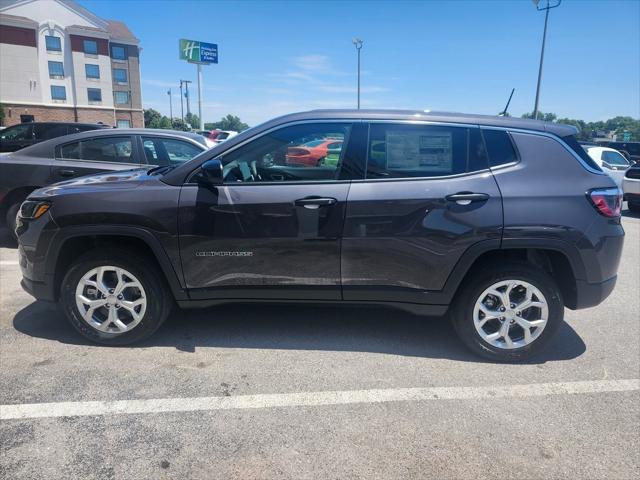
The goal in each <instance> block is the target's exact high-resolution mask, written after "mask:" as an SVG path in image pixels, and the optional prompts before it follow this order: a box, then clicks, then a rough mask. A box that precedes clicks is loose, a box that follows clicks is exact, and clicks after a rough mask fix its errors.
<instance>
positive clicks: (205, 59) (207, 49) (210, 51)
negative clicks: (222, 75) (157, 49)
mask: <svg viewBox="0 0 640 480" xmlns="http://www.w3.org/2000/svg"><path fill="white" fill-rule="evenodd" d="M180 60H186V61H187V62H191V63H204V64H209V63H218V45H216V44H215V43H205V42H198V41H196V40H186V39H184V38H181V39H180Z"/></svg>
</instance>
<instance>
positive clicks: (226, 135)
mask: <svg viewBox="0 0 640 480" xmlns="http://www.w3.org/2000/svg"><path fill="white" fill-rule="evenodd" d="M236 135H238V132H235V131H233V130H218V131H217V132H216V133H215V137H214V138H212V140H213V141H214V142H215V144H216V145H217V144H218V143H222V142H224V141H225V140H229V139H230V138H233V137H235V136H236ZM209 138H211V137H209Z"/></svg>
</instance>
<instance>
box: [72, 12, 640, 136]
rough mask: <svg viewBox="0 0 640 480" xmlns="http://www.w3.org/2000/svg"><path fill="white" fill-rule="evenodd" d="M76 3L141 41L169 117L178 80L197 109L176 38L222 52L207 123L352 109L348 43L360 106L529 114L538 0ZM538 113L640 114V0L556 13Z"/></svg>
mask: <svg viewBox="0 0 640 480" xmlns="http://www.w3.org/2000/svg"><path fill="white" fill-rule="evenodd" d="M544 1H545V0H542V3H544ZM551 1H552V3H553V2H554V1H555V0H551ZM78 3H80V4H81V5H83V6H84V7H86V8H87V9H89V10H90V11H92V12H93V13H95V14H97V15H98V16H100V17H103V18H107V19H116V20H121V21H124V22H125V23H126V24H127V25H128V26H129V28H130V30H131V31H132V32H133V33H134V34H135V35H136V37H138V38H139V39H140V46H141V47H142V52H141V76H142V96H143V104H144V107H145V108H154V109H156V110H158V111H160V112H161V113H162V114H165V115H169V95H168V94H167V90H168V89H169V88H170V87H171V89H172V102H173V114H174V116H179V115H180V94H179V89H178V86H179V80H180V79H185V80H192V81H193V83H192V84H191V88H192V91H191V92H190V93H191V100H192V102H191V103H192V105H191V111H192V112H194V113H197V111H198V109H197V87H196V81H197V73H196V66H195V65H192V64H189V63H187V62H185V61H181V60H179V58H178V40H179V39H180V38H187V39H192V40H200V41H205V42H210V43H216V44H218V51H219V63H218V64H217V65H208V66H204V67H203V91H202V97H203V98H202V104H203V117H204V120H205V121H207V122H209V121H216V120H219V119H220V118H221V117H223V116H224V115H226V114H228V113H231V114H234V115H238V116H240V118H241V119H242V120H243V121H245V122H247V123H249V124H250V125H255V124H257V123H260V122H263V121H266V120H268V119H270V118H273V117H275V116H278V115H282V114H286V113H290V112H295V111H302V110H308V109H315V108H355V106H356V78H357V77H356V72H357V56H356V50H355V47H354V45H353V44H352V39H353V38H354V37H359V38H361V39H362V40H363V41H364V44H363V47H362V50H361V54H362V67H361V68H362V78H361V82H362V83H361V85H362V86H361V99H362V100H361V104H362V108H403V109H404V108H408V109H416V110H432V111H434V110H437V111H454V112H465V113H482V114H497V113H498V112H500V111H501V110H502V109H503V108H504V106H505V103H506V101H507V98H508V96H509V93H510V92H511V89H512V88H515V93H514V96H513V100H512V102H511V106H510V107H509V113H510V114H512V115H514V116H520V115H521V114H523V113H525V112H530V111H532V110H533V104H534V99H535V89H536V80H537V74H538V62H539V59H540V47H541V41H542V32H543V27H544V12H538V11H536V9H535V7H534V5H533V3H532V2H531V0H502V1H498V0H477V1H467V0H450V1H441V0H424V1H323V2H321V1H312V0H307V1H288V2H284V1H269V0H264V1H237V2H228V1H213V0H199V1H184V0H182V1H178V0H80V1H79V2H78ZM185 108H186V107H185ZM540 110H541V111H543V112H554V113H556V114H557V115H558V116H559V117H568V118H577V119H582V120H586V121H596V120H606V119H607V118H611V117H614V116H617V115H629V116H633V117H635V118H640V0H564V1H563V2H562V4H561V5H560V6H559V7H558V8H555V9H552V10H551V11H550V15H549V26H548V33H547V45H546V51H545V59H544V70H543V77H542V88H541V95H540Z"/></svg>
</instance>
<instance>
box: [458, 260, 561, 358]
mask: <svg viewBox="0 0 640 480" xmlns="http://www.w3.org/2000/svg"><path fill="white" fill-rule="evenodd" d="M452 313H453V318H452V319H453V324H454V326H455V328H456V331H457V332H458V335H459V336H460V338H461V339H462V341H463V342H464V343H465V344H466V345H467V346H468V347H469V348H470V349H471V350H473V351H474V352H475V353H477V354H479V355H482V356H483V357H485V358H489V359H491V360H494V361H520V360H525V359H527V358H529V357H531V356H533V355H536V354H537V353H539V352H540V351H542V350H543V349H544V347H545V346H546V345H547V343H548V342H549V340H550V339H551V338H552V336H553V334H554V333H555V331H556V330H557V329H558V327H559V326H560V324H561V323H562V320H563V316H564V305H563V301H562V296H561V293H560V290H559V289H558V287H557V285H556V284H555V282H554V281H553V278H551V277H550V276H549V274H547V273H546V272H544V271H543V270H540V269H538V268H535V267H533V266H531V265H529V264H525V263H513V264H511V265H506V266H489V267H487V268H483V269H482V270H481V271H480V272H477V273H475V274H473V275H472V276H471V277H470V278H469V279H467V280H466V281H465V284H464V285H463V287H462V289H461V291H460V292H459V294H458V295H457V296H456V300H455V305H454V308H453V312H452Z"/></svg>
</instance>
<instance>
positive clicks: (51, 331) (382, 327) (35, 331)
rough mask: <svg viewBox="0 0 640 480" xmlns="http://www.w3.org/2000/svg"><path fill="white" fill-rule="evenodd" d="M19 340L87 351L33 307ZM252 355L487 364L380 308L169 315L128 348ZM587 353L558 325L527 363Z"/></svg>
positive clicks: (451, 335)
mask: <svg viewBox="0 0 640 480" xmlns="http://www.w3.org/2000/svg"><path fill="white" fill-rule="evenodd" d="M13 325H14V327H15V328H16V330H18V331H19V332H22V333H24V334H26V335H29V336H32V337H38V338H44V339H48V340H55V341H58V342H61V343H67V344H74V345H93V344H91V343H90V342H88V341H86V340H85V339H84V338H83V337H81V336H80V334H79V333H77V332H76V331H75V330H74V329H73V327H72V326H71V325H70V324H69V323H68V322H67V321H66V319H65V318H64V317H63V314H62V313H61V312H59V311H58V310H57V309H56V308H55V307H54V306H52V305H50V304H47V303H45V302H34V303H32V304H31V305H29V306H27V307H25V308H24V309H22V310H21V311H19V312H18V313H17V314H16V316H15V317H14V320H13ZM151 346H165V347H174V348H176V349H178V350H181V351H184V352H195V349H196V348H201V347H219V348H256V349H270V348H271V349H292V350H327V351H353V352H372V353H387V354H393V355H403V356H416V357H426V358H445V359H451V360H459V361H467V362H486V361H485V360H483V359H481V358H479V357H477V356H475V355H474V354H472V353H470V352H468V351H467V350H466V348H465V347H464V345H463V344H462V343H461V342H460V341H459V340H458V338H457V336H456V333H455V331H454V329H453V327H452V326H451V323H450V322H449V321H448V319H447V318H426V317H419V316H415V315H411V314H408V313H405V312H403V311H399V310H395V309H388V308H384V307H375V308H372V307H353V306H349V307H338V306H326V305H320V306H316V305H313V306H310V305H286V306H282V305H273V304H267V305H265V304H262V305H258V304H233V305H223V306H219V307H215V308H210V309H205V310H179V309H176V310H175V311H174V312H173V313H172V315H171V316H170V317H169V318H168V319H167V321H166V323H165V324H164V325H163V326H162V328H160V330H159V331H158V332H156V334H155V335H154V336H153V337H151V338H150V339H149V340H147V341H145V342H142V343H139V344H135V345H132V346H128V347H100V346H95V348H134V349H135V348H144V347H151ZM585 350H586V346H585V344H584V342H583V341H582V339H581V338H580V337H579V336H578V334H577V333H576V332H575V330H573V328H571V326H570V325H568V324H567V323H564V324H563V325H562V326H561V328H560V329H559V330H558V332H557V334H556V336H555V338H554V339H553V340H552V342H551V343H550V345H549V347H548V348H547V350H546V351H545V352H543V353H542V354H541V355H539V356H537V357H535V358H533V359H531V360H530V361H528V362H526V363H533V364H539V363H545V362H550V361H558V360H568V359H572V358H576V357H578V356H580V355H581V354H582V353H584V352H585Z"/></svg>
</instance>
